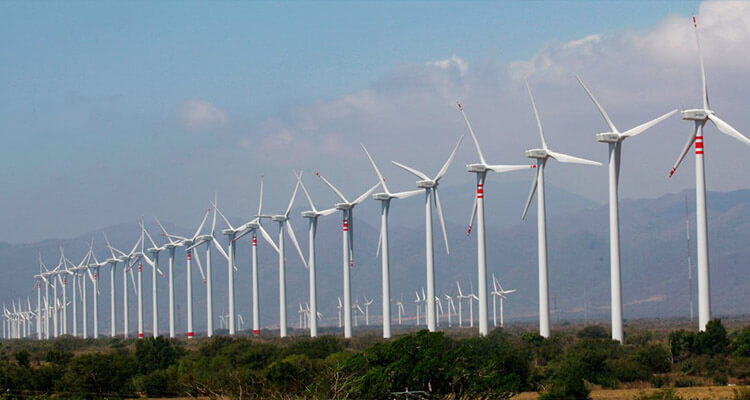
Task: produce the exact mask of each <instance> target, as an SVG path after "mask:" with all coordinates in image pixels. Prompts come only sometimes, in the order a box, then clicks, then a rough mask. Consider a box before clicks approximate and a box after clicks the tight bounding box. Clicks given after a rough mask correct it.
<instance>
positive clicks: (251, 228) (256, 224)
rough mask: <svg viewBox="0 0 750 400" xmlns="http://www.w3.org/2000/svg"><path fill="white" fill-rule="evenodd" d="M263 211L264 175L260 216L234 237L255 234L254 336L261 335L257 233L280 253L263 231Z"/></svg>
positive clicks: (261, 183)
mask: <svg viewBox="0 0 750 400" xmlns="http://www.w3.org/2000/svg"><path fill="white" fill-rule="evenodd" d="M262 209H263V175H261V177H260V196H259V200H258V214H257V215H256V216H255V218H253V219H252V220H250V221H249V222H247V223H246V224H245V225H243V226H242V227H240V228H239V230H240V233H238V234H236V235H235V237H234V240H235V241H237V240H239V239H240V238H242V237H243V236H245V235H247V234H248V233H252V234H253V240H252V247H253V250H252V267H251V272H250V275H251V278H252V284H251V285H252V292H253V293H252V301H253V304H252V307H253V335H255V336H257V335H259V334H260V294H259V293H260V292H259V284H258V235H257V231H260V233H261V235H262V236H263V239H265V241H266V242H268V244H269V245H271V247H272V248H273V249H274V250H276V253H278V252H279V248H278V247H276V244H275V243H274V242H273V239H272V238H271V235H269V234H268V232H266V230H265V229H263V226H262V225H261V223H260V222H261V219H260V215H262V214H263V213H262Z"/></svg>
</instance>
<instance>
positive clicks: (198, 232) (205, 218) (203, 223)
mask: <svg viewBox="0 0 750 400" xmlns="http://www.w3.org/2000/svg"><path fill="white" fill-rule="evenodd" d="M210 212H211V209H210V208H209V209H207V210H206V213H205V214H204V215H203V221H201V224H200V225H198V229H196V230H195V234H194V235H193V237H192V238H193V239H195V238H196V237H198V235H200V233H201V231H202V230H203V225H205V224H206V220H207V219H208V213H210Z"/></svg>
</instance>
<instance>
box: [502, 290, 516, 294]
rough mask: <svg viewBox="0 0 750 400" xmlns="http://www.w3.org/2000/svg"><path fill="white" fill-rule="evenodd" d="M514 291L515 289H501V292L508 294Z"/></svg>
mask: <svg viewBox="0 0 750 400" xmlns="http://www.w3.org/2000/svg"><path fill="white" fill-rule="evenodd" d="M515 291H516V289H510V290H503V293H504V294H508V293H513V292H515Z"/></svg>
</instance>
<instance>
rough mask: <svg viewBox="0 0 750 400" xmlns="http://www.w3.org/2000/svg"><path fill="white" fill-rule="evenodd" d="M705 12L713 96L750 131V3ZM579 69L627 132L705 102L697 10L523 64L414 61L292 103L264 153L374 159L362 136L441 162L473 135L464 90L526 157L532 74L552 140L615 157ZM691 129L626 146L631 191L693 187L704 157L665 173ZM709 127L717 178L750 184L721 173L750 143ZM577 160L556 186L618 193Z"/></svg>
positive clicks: (531, 125) (469, 152) (266, 133)
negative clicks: (362, 83)
mask: <svg viewBox="0 0 750 400" xmlns="http://www.w3.org/2000/svg"><path fill="white" fill-rule="evenodd" d="M697 18H698V24H699V29H700V34H701V42H702V46H703V50H704V55H705V58H706V69H707V75H708V79H709V82H708V83H709V88H710V94H711V101H712V102H711V105H712V106H713V107H715V108H716V109H717V112H718V113H719V115H721V116H722V117H723V118H725V119H726V120H727V121H728V122H730V123H731V124H732V125H733V126H735V127H736V128H737V129H738V130H740V131H741V132H743V131H744V132H746V133H748V134H750V117H748V116H746V113H745V112H744V108H745V106H744V104H746V102H747V99H746V98H745V93H747V92H748V91H750V80H749V79H748V74H749V73H748V72H747V70H746V68H745V67H744V66H745V65H747V64H748V63H750V52H748V51H746V49H748V48H750V3H744V2H740V3H718V2H708V3H704V4H702V5H701V8H700V12H699V14H698V15H697ZM740 67H741V68H740ZM576 74H578V75H580V76H581V78H582V79H583V80H584V81H585V82H586V84H587V85H588V86H589V88H590V89H591V90H592V91H593V93H594V94H595V95H596V96H597V98H598V100H599V101H600V102H601V103H602V104H603V106H604V107H605V108H606V109H607V111H608V112H609V114H610V116H611V117H612V119H613V120H614V122H615V124H616V125H617V126H618V127H619V128H620V129H623V130H624V129H628V128H630V127H633V126H635V125H638V124H640V123H643V122H645V121H646V120H648V119H651V118H654V117H656V116H658V115H660V114H662V113H665V112H667V111H669V110H671V109H674V108H686V107H691V106H694V105H696V104H698V102H699V99H700V97H699V90H700V80H699V79H700V78H699V67H698V59H697V47H696V43H695V34H694V30H693V26H692V21H690V19H689V18H686V17H676V16H670V17H667V18H665V19H664V20H663V21H661V22H660V23H659V24H658V25H656V26H655V27H653V28H652V29H649V30H645V31H626V32H622V33H619V34H613V35H600V34H596V33H593V34H589V35H585V36H583V37H581V38H580V39H576V40H571V41H567V42H560V41H551V42H549V43H547V44H546V45H545V46H544V47H543V48H542V49H540V50H539V51H538V52H537V53H536V54H535V55H534V56H533V57H531V58H529V59H527V60H517V61H514V62H510V63H492V62H491V61H490V62H486V63H484V64H472V68H468V63H467V62H466V61H464V60H463V59H462V58H460V57H459V56H458V55H453V56H452V57H450V58H448V59H444V60H435V61H430V62H428V63H425V64H421V65H419V64H408V65H403V66H401V67H399V68H397V69H395V70H394V71H392V72H391V73H390V74H388V75H386V76H384V77H381V78H380V79H379V80H377V81H376V83H375V84H373V85H372V86H371V87H369V88H366V89H363V90H359V91H355V92H352V93H349V94H346V95H343V96H340V97H338V98H334V99H332V100H325V101H323V100H321V101H318V102H315V103H313V104H310V105H307V106H303V107H298V108H295V109H293V110H288V111H287V112H284V113H280V114H279V115H280V116H279V117H277V118H275V119H274V120H273V121H272V122H267V123H266V124H264V125H263V126H262V127H261V129H260V134H261V135H262V136H263V137H262V139H261V140H260V143H261V145H260V146H259V149H260V151H259V153H258V156H259V157H261V158H262V159H266V160H273V161H275V162H277V163H279V164H284V165H296V163H303V164H305V163H309V164H311V165H314V167H315V168H329V169H335V168H337V167H340V166H341V165H352V163H351V162H350V160H353V159H357V160H359V159H361V156H362V155H361V154H360V153H361V150H360V149H359V148H358V145H359V143H360V142H363V143H365V144H366V145H367V146H368V149H369V150H370V151H371V152H372V153H373V154H374V155H375V157H376V159H378V158H379V157H384V156H385V155H387V156H388V157H389V159H392V160H393V159H395V160H399V161H403V162H406V163H410V164H412V163H413V164H414V165H415V166H425V168H428V169H429V168H430V167H431V166H433V167H432V168H435V169H437V168H439V165H435V164H436V163H439V162H440V160H438V158H441V157H443V156H442V154H443V153H445V154H446V155H447V153H448V152H449V151H450V149H451V147H452V146H453V144H454V143H455V140H456V139H457V137H458V136H459V135H461V134H465V133H467V131H466V127H465V125H464V122H463V120H462V118H461V116H460V114H459V113H458V110H457V108H456V105H455V102H456V100H461V101H462V103H463V104H464V106H465V108H466V110H467V111H466V112H467V115H468V117H469V118H470V119H471V121H472V125H473V127H474V130H475V132H476V133H477V135H478V139H479V141H480V142H481V144H482V147H483V151H484V153H485V156H486V157H488V158H491V159H492V162H497V163H521V162H526V161H527V160H526V159H525V157H524V155H523V154H524V153H523V151H524V150H525V149H526V148H530V147H533V146H536V145H538V143H537V142H538V137H537V135H536V126H535V122H534V117H533V114H532V112H531V107H530V104H529V101H528V98H527V95H526V92H525V88H524V87H523V78H524V77H526V76H528V77H529V80H530V83H531V86H532V89H533V90H534V94H535V97H536V101H537V106H538V107H539V111H540V114H541V119H542V123H543V124H544V127H545V132H546V135H547V140H548V142H549V143H550V146H552V147H553V148H554V149H556V150H558V151H561V152H566V153H570V154H573V155H577V156H581V157H585V158H590V159H596V160H599V161H605V160H606V151H605V149H604V147H603V146H601V144H599V143H597V142H596V141H595V140H593V135H594V134H595V133H596V132H600V131H602V130H603V129H605V128H606V127H605V125H604V122H603V120H602V119H601V117H600V116H599V114H598V113H597V112H596V109H595V108H594V107H593V105H592V104H591V102H590V100H589V99H588V98H587V97H586V95H585V93H584V92H583V90H582V89H581V88H580V87H579V86H578V84H577V83H576V81H575V75H576ZM689 129H690V128H689V127H688V126H687V123H685V122H683V121H680V120H679V118H678V117H672V118H671V119H669V120H667V121H666V122H665V123H663V124H662V125H660V126H659V127H658V128H656V129H653V132H649V133H647V134H644V135H643V136H642V137H639V138H638V139H634V140H632V141H629V142H628V143H627V145H626V146H625V147H626V150H625V154H624V161H623V163H624V166H623V168H624V172H623V177H622V179H623V181H622V182H623V186H622V187H623V189H622V193H623V197H632V196H634V197H643V196H658V195H661V194H663V193H665V192H674V191H678V190H681V189H684V188H686V187H691V186H692V185H693V181H694V174H693V173H691V168H692V167H691V166H689V164H691V163H692V162H691V161H686V162H685V163H687V164H685V163H684V164H685V165H683V166H682V167H681V171H680V172H679V174H680V176H678V177H675V178H672V179H671V180H667V179H666V175H667V173H668V171H669V168H670V167H671V166H672V163H674V161H675V160H674V159H675V158H676V157H677V155H678V153H679V151H680V148H681V147H682V145H683V143H684V141H685V140H686V134H687V131H689ZM707 135H708V139H707V140H708V141H709V144H708V145H707V146H711V147H710V149H709V151H711V152H712V153H711V154H715V155H714V156H713V157H710V156H709V158H710V160H709V167H708V169H707V174H708V175H710V176H711V177H710V185H709V189H710V190H732V189H736V188H741V187H750V175H747V176H746V175H740V174H726V173H721V174H720V173H719V172H720V171H735V170H738V169H741V168H742V163H741V161H740V160H746V159H747V155H748V154H750V149H748V148H744V147H741V146H737V145H736V142H735V141H734V140H733V139H731V138H727V137H725V136H723V135H721V134H720V133H718V131H716V130H715V129H714V128H713V127H709V128H707ZM464 144H465V146H464V148H463V149H462V150H461V151H460V152H459V155H458V156H457V159H456V162H455V163H456V165H461V164H462V163H464V162H472V161H475V160H474V158H475V157H476V155H475V154H474V150H473V147H472V146H468V145H466V144H467V143H464ZM720 153H721V155H719V154H720ZM490 154H492V155H493V156H490ZM360 161H361V160H360ZM384 161H385V160H384ZM313 163H314V164H313ZM362 164H363V165H364V167H367V165H366V163H364V162H363V163H362ZM354 165H358V164H354ZM576 168H584V167H574V166H568V165H566V166H559V165H554V166H552V168H550V170H549V173H548V176H549V177H550V179H551V180H554V184H556V185H559V186H566V187H568V189H570V190H572V191H575V192H578V193H581V194H584V195H587V196H589V197H593V198H597V199H600V200H602V201H603V200H605V199H606V191H604V190H602V188H605V187H606V168H600V169H587V170H584V169H576ZM453 169H456V170H460V168H458V167H455V168H452V170H453ZM576 172H579V173H576ZM337 173H339V174H341V176H340V177H338V180H343V179H345V178H352V177H354V174H355V172H353V171H352V170H351V169H346V168H344V169H339V170H337ZM394 174H395V172H394ZM582 176H585V177H586V178H585V179H583V178H581V177H582Z"/></svg>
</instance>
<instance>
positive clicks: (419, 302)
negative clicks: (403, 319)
mask: <svg viewBox="0 0 750 400" xmlns="http://www.w3.org/2000/svg"><path fill="white" fill-rule="evenodd" d="M414 295H415V296H416V297H417V298H416V299H415V300H414V303H415V304H416V305H417V327H419V325H420V324H419V311H420V309H421V308H422V299H421V298H420V297H419V292H417V291H416V290H415V291H414Z"/></svg>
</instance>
